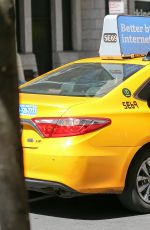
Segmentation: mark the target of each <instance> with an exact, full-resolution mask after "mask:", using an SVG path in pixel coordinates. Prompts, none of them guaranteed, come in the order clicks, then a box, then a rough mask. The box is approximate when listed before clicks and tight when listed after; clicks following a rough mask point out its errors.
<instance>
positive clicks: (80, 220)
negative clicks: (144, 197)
mask: <svg viewBox="0 0 150 230" xmlns="http://www.w3.org/2000/svg"><path fill="white" fill-rule="evenodd" d="M31 195H32V197H31ZM31 195H30V201H29V204H30V221H31V230H145V229H150V214H147V215H137V214H135V213H133V212H130V211H128V210H126V209H125V208H123V207H122V206H121V204H120V202H119V201H118V199H117V198H116V196H114V195H98V196H87V197H80V198H73V199H61V198H48V197H47V198H45V199H42V200H38V199H36V196H37V194H36V195H33V193H32V194H31Z"/></svg>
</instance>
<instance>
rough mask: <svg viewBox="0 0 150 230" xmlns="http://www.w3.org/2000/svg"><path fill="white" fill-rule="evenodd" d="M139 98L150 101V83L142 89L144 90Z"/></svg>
mask: <svg viewBox="0 0 150 230" xmlns="http://www.w3.org/2000/svg"><path fill="white" fill-rule="evenodd" d="M138 98H140V99H142V100H145V101H146V100H148V98H150V81H149V82H147V84H146V85H145V86H144V88H142V90H141V91H140V92H139V93H138Z"/></svg>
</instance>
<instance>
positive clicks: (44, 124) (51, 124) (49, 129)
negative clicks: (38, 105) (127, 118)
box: [32, 117, 111, 138]
mask: <svg viewBox="0 0 150 230" xmlns="http://www.w3.org/2000/svg"><path fill="white" fill-rule="evenodd" d="M32 121H33V122H34V124H35V125H36V127H37V128H38V129H39V131H40V132H41V133H42V135H43V137H46V138H50V137H68V136H77V135H81V134H85V133H89V132H92V131H95V130H97V129H101V128H103V127H105V126H107V125H109V124H110V123H111V120H110V119H108V118H87V117H68V118H33V119H32Z"/></svg>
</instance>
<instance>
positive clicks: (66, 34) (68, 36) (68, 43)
mask: <svg viewBox="0 0 150 230" xmlns="http://www.w3.org/2000/svg"><path fill="white" fill-rule="evenodd" d="M62 12H63V14H62V16H63V41H64V44H63V49H64V51H65V50H66V51H67V50H72V49H73V46H72V6H71V0H62Z"/></svg>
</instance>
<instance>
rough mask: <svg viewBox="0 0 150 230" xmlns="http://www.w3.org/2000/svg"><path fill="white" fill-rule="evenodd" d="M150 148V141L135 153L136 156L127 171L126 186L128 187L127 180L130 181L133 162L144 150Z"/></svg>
mask: <svg viewBox="0 0 150 230" xmlns="http://www.w3.org/2000/svg"><path fill="white" fill-rule="evenodd" d="M148 149H149V150H150V142H148V143H146V144H145V145H143V146H142V147H141V148H140V149H139V150H138V151H137V152H136V153H135V155H134V157H133V158H132V160H131V162H130V164H129V167H128V170H127V173H126V177H125V186H124V188H125V187H126V184H127V181H128V177H129V175H130V171H131V170H130V169H131V168H132V166H133V164H134V163H135V162H136V160H137V159H138V158H139V157H140V156H141V155H142V153H143V151H145V150H148Z"/></svg>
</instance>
